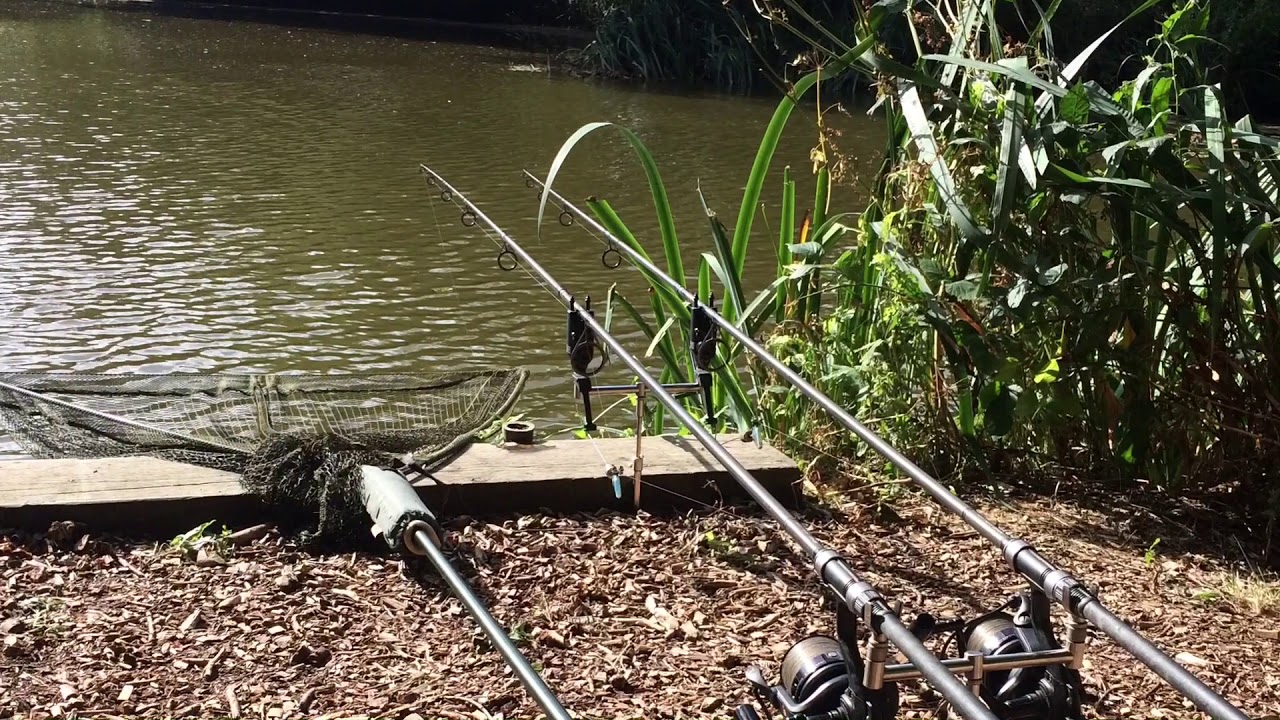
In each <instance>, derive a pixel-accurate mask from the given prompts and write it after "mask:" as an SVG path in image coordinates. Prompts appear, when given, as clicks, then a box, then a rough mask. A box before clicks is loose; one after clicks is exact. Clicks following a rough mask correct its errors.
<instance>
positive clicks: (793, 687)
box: [734, 590, 1083, 720]
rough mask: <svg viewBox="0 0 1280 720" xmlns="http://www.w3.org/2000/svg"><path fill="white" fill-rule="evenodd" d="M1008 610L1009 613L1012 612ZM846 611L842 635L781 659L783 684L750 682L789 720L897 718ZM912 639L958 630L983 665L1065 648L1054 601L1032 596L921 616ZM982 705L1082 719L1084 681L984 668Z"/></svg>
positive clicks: (749, 717) (1021, 715)
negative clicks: (946, 616) (958, 613)
mask: <svg viewBox="0 0 1280 720" xmlns="http://www.w3.org/2000/svg"><path fill="white" fill-rule="evenodd" d="M1006 610H1009V611H1010V612H1006ZM851 615H852V614H851V613H848V611H847V610H845V609H844V607H843V606H841V607H840V608H839V612H838V615H837V622H836V626H837V633H836V634H837V636H839V637H840V638H842V640H837V639H836V638H832V637H828V636H825V635H816V636H811V637H807V638H805V639H803V640H801V641H799V642H797V643H796V644H795V645H792V646H791V648H790V649H789V650H788V651H787V654H786V655H785V656H783V659H782V667H781V669H780V672H779V675H780V680H781V684H780V685H776V686H770V685H769V684H768V683H767V682H766V681H765V679H764V674H763V673H762V672H761V671H760V669H759V668H757V667H752V668H750V669H749V670H748V671H747V681H748V682H749V683H750V684H751V685H752V689H753V690H754V691H755V694H756V695H757V696H758V697H759V698H760V699H761V700H762V701H764V702H765V703H768V704H769V705H772V706H774V707H775V708H777V709H778V710H780V711H781V713H782V717H783V718H784V719H785V720H892V719H893V718H894V717H896V716H897V713H898V690H897V684H896V682H893V681H887V680H886V681H885V682H884V684H883V686H882V687H881V688H880V689H879V690H869V689H867V688H866V687H865V686H863V684H862V683H863V677H864V668H865V662H864V660H863V658H862V656H861V655H860V654H859V653H858V651H857V644H856V633H854V630H853V628H854V626H855V623H856V621H855V619H853V618H852V617H851ZM913 625H914V627H913V629H912V630H913V633H915V634H916V635H917V637H920V639H921V640H922V641H923V640H925V639H927V638H928V637H929V636H932V635H940V634H942V633H945V632H948V631H954V632H955V638H954V639H957V640H958V641H959V649H960V650H961V651H967V652H971V653H977V654H980V655H982V656H983V659H984V662H989V661H990V660H994V659H997V658H1001V657H1007V656H1010V655H1015V654H1022V653H1035V652H1042V651H1053V650H1057V649H1059V647H1060V646H1059V645H1058V643H1057V642H1056V641H1055V640H1054V637H1053V633H1052V631H1051V629H1050V626H1049V600H1048V598H1046V597H1045V596H1044V595H1043V594H1042V593H1040V592H1038V591H1034V590H1028V591H1024V592H1022V593H1019V594H1017V595H1015V596H1013V597H1012V598H1010V599H1009V601H1008V602H1006V603H1005V604H1004V605H1003V606H1002V607H1000V608H999V609H997V610H995V611H993V612H990V613H987V614H985V615H982V616H979V617H977V618H975V619H973V620H970V621H968V622H964V621H961V620H955V621H949V622H935V621H934V619H933V618H932V617H929V616H927V615H921V616H920V617H918V618H917V622H916V623H914V624H913ZM978 692H979V695H980V696H981V698H982V700H983V702H985V703H986V704H987V706H988V707H990V708H991V711H992V713H993V714H995V715H996V717H999V718H1001V720H1082V717H1083V716H1082V715H1081V707H1080V705H1081V699H1082V696H1083V690H1082V687H1081V684H1080V675H1079V673H1078V672H1077V671H1075V670H1072V669H1070V668H1068V667H1065V666H1064V665H1050V666H1040V667H1016V668H1011V669H999V670H996V669H991V670H986V671H985V672H984V673H983V674H982V675H981V679H980V681H979V684H978ZM734 715H735V717H736V718H737V720H759V718H760V715H759V713H758V712H757V710H756V708H755V707H753V706H751V705H742V706H739V707H738V708H737V710H736V711H735V713H734Z"/></svg>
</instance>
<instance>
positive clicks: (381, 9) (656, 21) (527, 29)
mask: <svg viewBox="0 0 1280 720" xmlns="http://www.w3.org/2000/svg"><path fill="white" fill-rule="evenodd" d="M63 1H65V2H73V3H77V4H81V5H89V6H94V7H100V8H109V9H119V10H134V11H137V10H142V11H148V12H160V13H166V14H172V15H180V16H188V17H220V18H225V19H233V20H235V19H239V20H252V21H258V22H276V23H282V24H291V25H298V26H307V27H321V28H325V29H328V30H342V31H352V32H368V33H377V34H383V35H389V36H397V37H414V38H422V39H450V40H463V41H468V42H480V43H491V44H497V45H504V46H508V47H520V48H525V49H531V50H535V51H540V52H551V53H561V52H565V51H569V52H568V53H566V55H565V57H564V58H563V60H564V62H562V63H561V65H562V66H563V67H564V69H570V70H573V71H574V72H575V73H578V74H595V75H604V76H608V77H612V78H616V79H639V80H645V81H651V82H663V83H679V84H683V85H689V86H698V87H707V88H714V89H718V90H727V91H733V92H754V91H757V90H766V91H767V90H771V89H776V88H777V87H778V86H780V85H781V84H783V83H785V82H787V81H789V80H792V79H794V77H793V75H794V71H795V68H794V67H792V66H793V64H794V63H795V62H796V61H797V60H801V59H802V56H803V55H805V54H808V53H809V52H810V51H811V50H812V48H811V46H809V44H808V43H807V42H802V41H799V40H797V38H795V37H792V36H791V33H789V32H777V28H775V27H773V26H771V25H770V23H769V21H768V20H766V19H765V18H763V17H762V16H760V14H759V13H758V12H756V11H755V10H754V9H753V8H754V6H753V5H751V4H747V5H746V6H742V4H741V3H734V2H730V3H723V2H721V0H691V2H685V3H670V2H663V1H662V0H539V1H538V2H532V3H518V2H512V1H511V0H480V1H478V2H473V3H462V4H460V3H446V2H440V1H436V0H423V1H422V2H410V1H409V0H371V1H369V2H354V1H353V0H225V1H224V2H197V1H189V0H63ZM866 4H867V5H868V6H869V3H866ZM805 5H806V6H807V8H808V11H809V14H810V15H811V17H812V18H813V19H814V20H816V21H818V22H820V23H821V24H822V26H823V30H822V31H817V30H815V29H814V28H811V27H808V26H805V25H803V24H802V25H801V27H802V28H803V29H804V31H805V32H806V33H807V34H808V35H809V36H811V38H823V39H822V42H823V44H828V45H830V44H831V43H830V41H829V39H830V38H838V39H839V40H840V41H841V42H843V43H846V44H847V45H852V44H854V43H855V42H856V41H855V40H854V34H853V32H852V29H853V27H854V24H855V23H856V22H857V15H856V14H855V12H854V10H853V6H852V4H851V3H848V2H828V1H827V0H809V1H808V2H806V3H805ZM1272 5H1273V4H1268V3H1250V2H1248V1H1247V0H1224V2H1221V3H1215V4H1214V6H1213V7H1212V8H1210V12H1209V16H1208V20H1207V21H1206V22H1205V23H1204V25H1203V27H1202V28H1201V32H1202V34H1204V35H1205V36H1206V37H1209V38H1212V39H1213V40H1214V41H1213V42H1205V43H1201V44H1200V46H1199V47H1198V48H1194V49H1193V52H1195V53H1197V54H1196V55H1194V57H1196V61H1197V62H1198V63H1201V64H1202V65H1203V66H1204V67H1205V68H1207V69H1209V73H1208V74H1209V76H1210V78H1211V80H1212V81H1214V82H1218V83H1220V84H1221V85H1222V87H1223V90H1224V93H1225V95H1226V98H1227V100H1228V102H1229V103H1230V105H1231V109H1232V114H1235V115H1238V114H1243V113H1246V112H1248V113H1251V114H1253V115H1254V116H1255V117H1261V118H1267V119H1275V118H1277V117H1280V5H1276V6H1274V7H1273V6H1272ZM1174 7H1175V3H1174V2H1173V0H1169V1H1168V2H1164V3H1160V4H1158V5H1157V6H1156V7H1155V8H1153V9H1151V10H1149V11H1147V13H1145V14H1143V15H1142V16H1139V17H1137V18H1135V19H1133V20H1132V21H1130V22H1128V23H1126V24H1124V25H1123V26H1122V27H1121V28H1120V29H1119V30H1118V31H1117V32H1115V33H1114V34H1112V35H1111V36H1110V37H1109V38H1108V39H1107V41H1106V42H1105V43H1104V44H1103V45H1102V46H1100V47H1099V48H1098V49H1097V50H1096V52H1093V53H1092V54H1091V59H1090V62H1089V64H1088V66H1087V67H1086V69H1085V74H1086V77H1087V78H1089V79H1094V80H1097V81H1099V82H1100V83H1102V84H1103V85H1104V86H1110V85H1113V84H1115V82H1116V80H1117V78H1120V77H1124V76H1127V75H1132V73H1131V72H1129V66H1131V65H1132V64H1133V63H1135V62H1137V63H1141V62H1142V57H1143V56H1144V55H1146V54H1148V53H1150V52H1152V50H1153V48H1152V47H1151V46H1150V45H1149V44H1148V40H1149V39H1150V38H1151V36H1152V35H1153V34H1154V33H1156V32H1157V31H1158V30H1159V29H1160V27H1161V24H1162V23H1164V22H1165V21H1166V19H1168V18H1169V17H1170V16H1171V13H1173V11H1174ZM1129 11H1130V8H1128V7H1120V6H1118V5H1116V4H1115V3H1101V2H1084V3H1082V4H1081V5H1080V7H1078V8H1077V7H1073V8H1072V15H1071V22H1066V21H1065V20H1064V19H1062V18H1059V19H1058V20H1057V21H1056V22H1054V23H1052V26H1053V32H1054V35H1055V38H1056V44H1057V46H1058V52H1059V53H1060V54H1061V56H1062V57H1071V56H1074V55H1076V54H1077V53H1078V52H1080V51H1083V50H1084V49H1085V48H1086V47H1089V46H1090V45H1091V44H1092V43H1093V41H1094V40H1095V39H1096V38H1098V37H1099V36H1101V35H1102V34H1103V33H1105V32H1107V31H1108V30H1109V29H1110V28H1112V27H1113V26H1115V25H1116V24H1117V23H1119V22H1120V21H1121V20H1123V19H1124V17H1125V14H1126V13H1128V12H1129ZM1000 12H1001V15H1002V17H1001V20H1000V21H1001V24H1002V26H1003V27H1006V28H1019V30H1016V31H1011V32H1010V34H1009V37H1008V40H1009V42H1010V43H1015V44H1016V43H1020V42H1024V41H1026V40H1027V39H1028V36H1029V35H1030V34H1032V30H1031V28H1030V27H1025V26H1024V20H1025V19H1026V18H1035V17H1037V10H1036V9H1035V6H1034V5H1031V4H1027V5H1026V6H1025V7H1021V8H1020V9H1013V8H1012V7H1003V8H1002V9H1001V11H1000ZM1181 22H1183V23H1186V22H1197V23H1198V22H1199V20H1198V19H1189V18H1187V17H1183V18H1182V20H1181ZM744 31H745V32H746V33H747V34H749V35H750V36H751V37H752V38H754V40H753V41H748V40H747V37H746V35H744ZM828 34H829V35H828ZM880 34H881V41H882V43H883V47H884V50H885V51H887V52H889V53H891V54H894V55H897V56H899V57H900V59H904V60H908V61H909V58H910V57H914V53H915V48H916V47H917V42H923V43H924V50H925V51H926V52H946V51H947V47H948V46H949V44H950V41H949V40H948V39H947V38H946V34H945V30H944V29H943V28H941V27H930V26H927V25H926V26H924V27H922V28H918V29H916V30H914V31H913V30H912V29H910V28H908V27H907V25H906V23H905V22H903V21H902V20H901V18H893V19H891V20H890V21H889V22H887V23H886V24H885V26H884V27H883V28H882V29H881V33H880ZM588 46H590V50H591V51H590V52H589V53H580V52H577V51H581V50H583V49H584V48H587V47H588ZM1187 48H1188V46H1185V45H1184V49H1187ZM804 62H807V61H804ZM762 67H763V69H762Z"/></svg>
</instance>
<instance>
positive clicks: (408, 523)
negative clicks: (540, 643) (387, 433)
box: [360, 465, 570, 720]
mask: <svg viewBox="0 0 1280 720" xmlns="http://www.w3.org/2000/svg"><path fill="white" fill-rule="evenodd" d="M360 470H361V476H362V479H361V494H362V496H363V501H364V505H365V510H366V511H367V512H368V513H369V518H370V519H371V520H373V523H374V528H375V530H376V531H378V532H380V534H382V536H383V539H384V540H385V541H386V543H387V544H388V545H389V546H391V547H392V548H393V549H395V550H399V551H408V552H411V553H413V554H414V555H421V556H426V558H427V559H428V560H430V561H431V564H432V565H433V566H434V567H435V569H436V572H437V573H439V574H440V577H442V578H444V581H445V583H446V584H447V585H448V586H449V589H450V590H452V591H453V594H454V595H455V596H456V597H457V598H458V600H459V601H460V602H461V603H462V605H463V607H465V608H466V609H467V613H468V614H469V615H471V619H473V620H475V621H476V624H478V625H479V626H480V629H481V630H482V631H484V634H485V636H486V637H488V638H489V642H491V643H493V646H494V647H495V648H497V650H498V653H499V654H500V655H502V659H503V660H504V661H506V663H507V666H508V667H510V668H511V670H512V671H513V672H515V674H516V677H518V678H519V679H520V682H521V684H523V685H524V687H525V690H527V691H528V692H529V694H530V695H531V696H533V700H534V702H536V703H538V707H541V708H542V710H543V712H545V713H546V714H547V717H548V718H549V720H570V715H569V713H568V711H566V710H565V709H564V706H563V705H561V704H560V700H559V699H558V698H557V697H556V696H555V693H553V692H552V691H551V688H549V687H547V684H546V682H545V681H543V679H542V676H541V675H539V674H538V671H537V670H534V669H533V666H532V665H530V664H529V661H528V660H527V659H525V657H524V656H523V655H521V654H520V651H519V650H518V649H517V648H516V646H515V643H514V642H512V641H511V637H510V636H509V635H508V634H507V631H506V630H504V629H503V627H502V625H500V624H499V623H498V621H497V620H495V619H494V617H493V615H491V614H489V610H488V609H487V608H486V607H485V606H484V603H483V602H481V601H480V598H478V597H476V594H475V592H474V591H473V590H472V589H471V586H470V585H468V584H467V581H466V578H464V577H462V574H461V573H459V572H458V570H457V569H456V568H454V567H453V564H452V563H450V562H449V558H448V557H446V556H445V554H444V551H443V550H442V549H441V543H440V535H441V531H440V528H439V525H438V523H437V522H436V519H435V516H434V515H433V514H432V513H431V511H430V510H429V509H427V506H426V504H425V503H423V502H422V499H421V498H420V497H419V496H418V493H417V491H416V490H414V488H413V486H412V485H410V484H409V481H408V479H407V478H405V477H404V476H403V475H401V474H400V473H397V472H395V471H392V470H387V469H385V468H378V467H373V466H370V465H365V466H362V467H361V468H360Z"/></svg>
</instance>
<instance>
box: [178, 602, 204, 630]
mask: <svg viewBox="0 0 1280 720" xmlns="http://www.w3.org/2000/svg"><path fill="white" fill-rule="evenodd" d="M197 622H200V608H196V609H195V610H192V611H191V614H190V615H188V616H187V619H186V620H183V621H182V624H181V625H179V626H178V632H186V631H188V630H190V629H191V628H193V627H195V625H196V623H197Z"/></svg>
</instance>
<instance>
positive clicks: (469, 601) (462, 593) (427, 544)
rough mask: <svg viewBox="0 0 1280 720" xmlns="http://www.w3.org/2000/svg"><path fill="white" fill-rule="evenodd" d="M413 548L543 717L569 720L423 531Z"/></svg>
mask: <svg viewBox="0 0 1280 720" xmlns="http://www.w3.org/2000/svg"><path fill="white" fill-rule="evenodd" d="M415 544H416V545H419V546H421V547H422V549H423V550H424V551H425V553H426V556H427V559H428V560H430V561H431V564H432V565H434V566H435V568H436V572H438V573H440V577H442V578H444V581H445V582H446V583H448V585H449V588H450V589H451V590H453V594H454V595H456V596H457V598H458V600H459V601H461V602H462V606H463V607H465V608H466V609H467V613H468V614H470V615H471V619H473V620H475V621H476V623H477V624H478V625H479V626H480V629H481V630H483V631H484V634H485V636H487V637H488V638H489V642H491V643H493V646H494V647H495V648H497V650H498V653H499V654H501V655H502V659H503V660H506V661H507V665H508V666H509V667H510V668H511V669H512V670H513V671H514V672H515V674H516V676H517V677H519V678H520V682H521V684H523V685H524V687H525V689H526V690H528V691H529V694H530V695H532V696H533V700H534V702H536V703H538V707H540V708H542V711H543V712H545V713H546V714H547V717H548V718H550V720H572V717H571V716H570V715H569V712H568V711H567V710H565V709H564V706H562V705H561V704H560V700H559V699H557V698H556V696H555V693H553V692H551V688H549V687H547V684H546V682H544V681H543V679H542V676H540V675H538V671H537V670H534V669H533V666H531V665H530V664H529V661H528V660H525V658H524V656H523V655H521V654H520V650H518V649H517V648H516V645H515V643H513V642H511V638H510V637H509V636H508V635H507V631H506V630H504V629H503V628H502V626H501V625H499V624H498V621H497V620H494V619H493V616H492V615H490V614H489V611H488V610H486V609H485V607H484V603H482V602H480V598H478V597H476V594H475V592H473V591H472V590H471V586H470V585H468V584H467V581H466V579H465V578H463V577H462V575H461V574H460V573H459V572H458V571H457V570H456V569H455V568H454V567H453V565H452V564H451V563H450V562H449V558H447V557H445V554H444V551H443V550H441V549H440V548H438V547H436V544H435V543H434V542H432V538H431V537H430V536H429V535H427V533H426V532H425V531H422V530H418V531H417V533H416V537H415Z"/></svg>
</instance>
